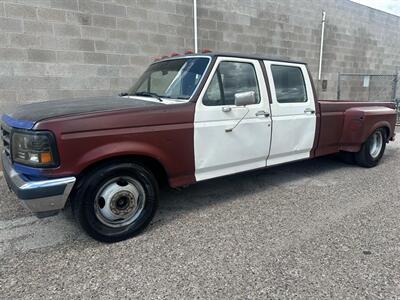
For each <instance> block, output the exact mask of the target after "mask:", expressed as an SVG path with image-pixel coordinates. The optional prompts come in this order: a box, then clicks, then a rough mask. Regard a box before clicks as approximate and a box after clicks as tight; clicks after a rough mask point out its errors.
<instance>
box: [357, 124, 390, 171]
mask: <svg viewBox="0 0 400 300" xmlns="http://www.w3.org/2000/svg"><path fill="white" fill-rule="evenodd" d="M386 140H387V137H386V131H385V130H384V129H382V128H379V129H377V130H375V131H374V132H373V133H372V134H371V135H370V136H369V138H368V139H367V141H366V142H365V143H364V144H363V145H362V146H361V149H360V151H359V152H358V153H356V154H355V159H356V162H357V164H358V165H360V166H362V167H365V168H372V167H375V166H376V165H377V164H378V163H379V161H380V160H381V158H382V156H383V154H384V152H385V149H386Z"/></svg>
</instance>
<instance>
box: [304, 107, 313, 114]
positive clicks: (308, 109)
mask: <svg viewBox="0 0 400 300" xmlns="http://www.w3.org/2000/svg"><path fill="white" fill-rule="evenodd" d="M304 113H305V114H308V113H310V114H315V110H314V109H312V108H306V109H305V110H304Z"/></svg>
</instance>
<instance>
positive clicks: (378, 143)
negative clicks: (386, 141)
mask: <svg viewBox="0 0 400 300" xmlns="http://www.w3.org/2000/svg"><path fill="white" fill-rule="evenodd" d="M382 147H383V136H382V133H381V132H380V131H376V132H375V133H374V134H373V135H372V136H371V144H370V148H369V154H370V155H371V156H372V158H374V159H375V158H377V157H378V156H379V154H380V153H381V150H382Z"/></svg>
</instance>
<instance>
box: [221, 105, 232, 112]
mask: <svg viewBox="0 0 400 300" xmlns="http://www.w3.org/2000/svg"><path fill="white" fill-rule="evenodd" d="M222 111H223V112H225V113H227V112H230V111H232V108H231V107H228V106H225V107H222Z"/></svg>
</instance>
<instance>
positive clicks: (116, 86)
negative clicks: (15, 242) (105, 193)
mask: <svg viewBox="0 0 400 300" xmlns="http://www.w3.org/2000/svg"><path fill="white" fill-rule="evenodd" d="M191 4H192V1H191V0H168V1H164V0H101V1H99V0H96V1H94V0H4V1H0V113H3V112H5V111H9V110H12V109H14V108H15V107H16V106H17V105H18V104H21V103H26V102H32V101H40V100H47V99H63V98H70V97H78V96H79V97H80V96H96V95H109V94H116V93H118V92H121V91H126V90H127V89H128V88H129V87H130V86H131V85H132V84H133V83H134V82H135V81H136V79H137V78H138V76H140V74H141V73H142V72H143V71H144V70H145V68H146V67H147V66H148V65H149V63H150V62H152V61H153V58H154V57H155V56H159V55H161V54H165V53H170V52H171V51H184V50H185V49H187V48H192V44H193V28H192V23H193V18H192V5H191Z"/></svg>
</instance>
